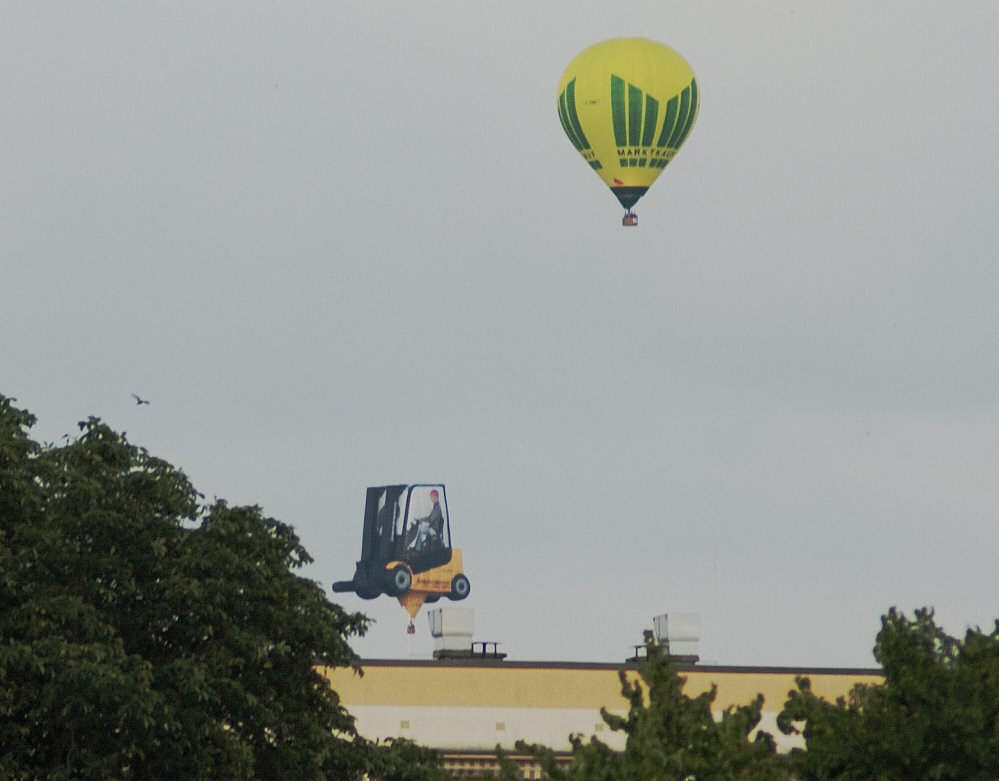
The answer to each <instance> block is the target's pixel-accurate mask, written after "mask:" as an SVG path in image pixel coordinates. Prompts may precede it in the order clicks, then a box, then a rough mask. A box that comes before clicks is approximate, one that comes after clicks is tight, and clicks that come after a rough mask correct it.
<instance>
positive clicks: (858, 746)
mask: <svg viewBox="0 0 999 781" xmlns="http://www.w3.org/2000/svg"><path fill="white" fill-rule="evenodd" d="M874 655H875V658H876V659H877V661H878V662H879V664H880V665H881V667H882V669H883V671H884V682H883V683H879V684H871V685H858V686H856V687H855V688H854V689H853V690H852V691H851V692H850V695H849V697H841V698H839V699H837V701H836V702H835V703H830V702H827V701H826V700H824V699H822V698H820V697H817V696H816V695H815V694H814V693H813V692H812V690H811V686H810V683H809V681H808V679H807V678H801V679H799V680H798V684H797V685H798V688H797V690H796V691H792V692H791V693H790V695H789V698H788V701H787V703H786V704H785V706H784V709H783V711H782V713H781V714H780V718H779V720H778V725H779V726H780V729H781V730H782V731H783V732H785V733H786V734H792V733H794V732H798V731H800V732H801V734H802V735H803V736H804V738H805V749H803V750H795V751H793V752H792V761H793V763H794V767H795V769H796V771H797V773H798V776H799V777H800V778H802V779H805V780H806V781H812V780H814V781H819V779H823V780H825V779H837V780H842V781H850V780H852V779H857V780H858V781H859V779H865V781H866V780H868V779H873V780H874V781H896V779H897V780H899V781H901V780H902V779H940V780H941V781H942V780H944V779H955V781H956V780H957V779H965V780H974V779H982V780H983V781H984V779H995V778H997V777H999V622H997V624H996V627H995V628H994V629H993V631H992V632H990V633H984V632H982V631H981V630H979V629H969V630H968V632H967V633H966V634H965V636H964V639H963V640H958V639H956V638H953V637H950V636H949V635H947V634H946V633H945V632H944V631H943V630H942V629H940V628H939V627H938V626H937V625H936V623H935V621H934V616H933V611H932V610H929V609H922V610H917V611H916V613H915V617H914V618H912V619H909V618H907V617H906V616H905V615H904V614H903V613H901V612H900V611H898V610H896V609H895V608H892V609H891V610H890V611H889V612H888V614H887V615H886V616H884V617H882V619H881V631H880V632H879V633H878V637H877V643H876V646H875V649H874Z"/></svg>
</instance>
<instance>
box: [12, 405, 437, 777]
mask: <svg viewBox="0 0 999 781" xmlns="http://www.w3.org/2000/svg"><path fill="white" fill-rule="evenodd" d="M33 424H34V418H33V416H32V415H30V414H29V413H28V412H26V411H23V410H20V409H18V408H17V407H15V406H14V405H13V404H12V403H11V400H10V399H7V398H4V397H2V396H0V777H2V778H17V779H25V780H27V779H42V778H44V779H112V778H114V779H128V778H136V779H159V778H164V779H165V778H184V779H218V778H226V779H255V778H260V779H336V780H337V781H341V780H344V781H347V780H349V779H356V778H360V777H361V776H362V774H363V773H365V772H368V773H372V774H377V775H379V776H381V777H382V778H384V779H386V781H409V780H412V781H417V779H434V778H441V777H443V776H442V775H441V773H440V769H439V761H438V760H437V759H436V757H435V756H434V755H432V754H431V753H429V752H426V751H424V750H423V749H420V748H418V747H416V746H413V745H412V744H408V743H405V742H399V743H397V744H388V745H375V744H372V743H371V742H369V741H366V740H364V739H363V738H362V737H360V736H359V735H357V733H356V730H355V728H354V721H353V718H352V717H351V716H350V714H349V713H348V712H347V711H346V709H345V708H344V707H343V705H342V704H341V703H340V700H339V697H338V696H337V694H336V692H334V691H333V690H332V689H331V688H330V686H329V684H328V683H327V681H326V679H325V678H323V677H322V675H321V674H320V673H319V671H318V669H317V668H321V667H337V666H346V665H350V666H355V667H356V666H357V663H358V659H357V657H356V656H355V654H354V653H353V651H352V650H351V649H350V647H349V645H348V642H347V639H348V638H349V637H350V636H352V635H355V634H360V633H363V631H364V629H365V627H366V619H365V618H364V617H363V616H361V615H360V614H356V613H348V612H345V611H344V610H342V609H341V608H340V607H338V606H337V605H335V604H333V603H331V602H330V601H329V600H327V599H326V597H325V594H324V592H323V590H322V588H321V587H320V586H319V585H318V584H316V583H315V582H313V581H311V580H307V579H305V578H303V577H301V576H299V575H296V574H295V572H294V570H296V569H298V568H300V567H302V566H303V565H305V564H307V563H308V562H309V561H310V558H309V556H308V553H307V552H306V551H305V549H304V548H303V547H302V545H301V543H300V542H299V539H298V538H297V536H296V535H295V533H294V531H293V530H292V528H291V527H290V526H288V525H286V524H284V523H281V522H279V521H276V520H274V519H273V518H268V517H265V516H264V515H263V513H262V512H261V511H260V509H259V508H257V507H230V506H229V505H227V504H226V503H225V502H222V501H215V502H212V503H210V504H205V503H204V502H203V500H202V497H201V496H200V494H198V493H197V491H196V490H195V489H194V487H193V486H192V484H191V482H190V481H189V480H188V478H187V477H186V476H185V475H184V474H183V473H182V472H181V471H180V470H178V469H176V468H174V467H172V466H171V465H170V464H168V463H166V462H165V461H163V460H161V459H158V458H155V457H153V456H151V455H150V454H149V453H147V452H146V451H145V450H144V449H141V448H138V447H136V446H134V445H132V444H130V443H129V442H128V441H127V440H126V439H125V437H124V436H123V435H121V434H118V433H116V432H114V431H112V430H111V429H110V428H109V427H108V426H107V425H105V424H104V423H102V422H101V421H99V420H97V419H94V418H91V419H90V420H87V421H85V422H83V423H81V424H80V428H81V435H80V436H79V437H78V438H77V439H72V440H68V441H67V442H66V443H65V444H62V445H60V446H58V447H56V446H53V445H41V444H39V443H36V442H34V441H33V440H32V439H31V438H30V436H29V429H30V427H31V426H32V425H33Z"/></svg>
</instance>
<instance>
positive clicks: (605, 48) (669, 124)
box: [558, 38, 700, 225]
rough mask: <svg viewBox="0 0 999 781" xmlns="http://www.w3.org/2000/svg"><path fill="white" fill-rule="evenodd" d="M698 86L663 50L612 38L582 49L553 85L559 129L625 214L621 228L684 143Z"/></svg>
mask: <svg viewBox="0 0 999 781" xmlns="http://www.w3.org/2000/svg"><path fill="white" fill-rule="evenodd" d="M699 105H700V102H699V99H698V90H697V81H696V79H695V78H694V72H693V71H692V70H691V68H690V66H689V65H688V64H687V62H686V61H685V60H684V59H683V57H681V56H680V55H679V54H677V53H676V52H675V51H673V50H672V49H671V48H669V47H668V46H664V45H663V44H661V43H656V42H655V41H649V40H646V39H645V38H614V39H612V40H609V41H604V42H603V43H598V44H596V45H594V46H591V47H589V48H588V49H584V50H583V51H582V52H580V53H579V54H577V55H576V57H575V59H573V61H572V62H570V63H569V67H568V68H566V69H565V73H563V74H562V80H561V81H560V82H559V85H558V115H559V119H561V120H562V127H563V128H564V129H565V134H566V135H567V136H568V137H569V140H570V141H571V142H572V144H573V146H575V147H576V149H577V150H579V153H580V154H581V155H582V156H583V159H584V160H586V162H587V163H589V165H590V167H591V168H592V169H593V170H594V171H596V172H597V174H598V175H599V176H600V178H601V179H603V180H604V184H606V185H607V186H608V187H610V188H611V190H612V191H613V193H614V195H616V196H617V199H618V200H619V201H620V202H621V205H622V206H623V207H624V208H625V215H624V219H623V220H622V223H623V224H624V225H637V224H638V217H637V216H636V215H635V213H634V212H633V211H632V210H631V207H632V206H634V205H635V203H636V202H637V201H638V199H639V198H641V197H642V196H643V195H645V192H646V191H647V190H648V189H649V187H650V186H652V183H653V182H654V181H655V180H656V177H658V176H659V174H660V173H662V170H663V169H664V168H665V167H666V165H667V164H668V163H669V161H670V160H672V159H673V156H674V155H675V154H676V153H677V150H679V149H680V146H681V145H682V144H683V142H684V141H685V140H686V138H687V135H688V134H689V133H690V129H691V128H692V127H693V126H694V120H695V119H696V118H697V109H698V107H699Z"/></svg>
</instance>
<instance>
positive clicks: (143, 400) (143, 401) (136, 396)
mask: <svg viewBox="0 0 999 781" xmlns="http://www.w3.org/2000/svg"><path fill="white" fill-rule="evenodd" d="M132 398H133V399H135V403H136V404H148V403H149V402H148V401H146V400H145V399H140V398H139V396H138V395H137V394H135V393H133V394H132Z"/></svg>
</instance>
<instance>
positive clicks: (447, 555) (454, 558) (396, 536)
mask: <svg viewBox="0 0 999 781" xmlns="http://www.w3.org/2000/svg"><path fill="white" fill-rule="evenodd" d="M470 589H471V586H470V585H469V582H468V578H467V577H466V576H465V573H464V572H463V571H462V562H461V551H460V550H458V549H457V548H452V547H451V527H450V522H449V518H448V512H447V498H446V496H445V494H444V486H443V485H441V484H440V483H437V484H419V485H384V486H376V487H373V488H369V489H368V493H367V498H366V500H365V503H364V532H363V535H362V537H361V560H360V561H358V562H357V570H356V571H355V572H354V578H353V580H341V581H338V582H336V583H334V584H333V591H335V592H338V593H342V592H345V591H353V592H354V593H356V594H357V595H358V596H359V597H361V599H375V598H376V597H379V596H381V595H382V594H387V595H388V596H391V597H396V598H397V599H398V600H399V604H400V605H402V606H403V607H404V608H405V609H406V612H408V613H409V618H410V624H409V632H410V633H412V632H413V631H415V629H414V625H413V623H412V619H414V618H416V614H417V613H419V612H420V608H421V607H423V604H424V602H436V601H437V600H439V599H440V598H441V597H447V598H448V599H453V600H461V599H464V598H465V597H467V596H468V593H469V591H470Z"/></svg>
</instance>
